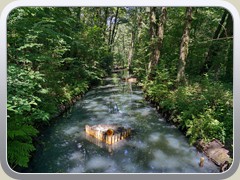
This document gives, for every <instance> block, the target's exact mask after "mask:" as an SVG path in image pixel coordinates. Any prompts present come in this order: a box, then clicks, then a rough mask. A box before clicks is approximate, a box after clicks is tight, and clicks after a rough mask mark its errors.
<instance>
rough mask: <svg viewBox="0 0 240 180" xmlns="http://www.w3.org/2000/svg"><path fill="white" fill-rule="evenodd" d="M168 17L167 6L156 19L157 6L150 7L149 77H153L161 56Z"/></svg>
mask: <svg viewBox="0 0 240 180" xmlns="http://www.w3.org/2000/svg"><path fill="white" fill-rule="evenodd" d="M166 18H167V9H166V7H162V8H161V15H160V16H159V18H157V19H156V7H152V8H150V37H151V45H150V51H151V55H150V62H149V64H148V79H152V78H153V77H154V76H155V75H154V74H155V70H156V68H157V65H158V61H159V58H160V50H161V48H162V44H163V36H164V25H165V23H166Z"/></svg>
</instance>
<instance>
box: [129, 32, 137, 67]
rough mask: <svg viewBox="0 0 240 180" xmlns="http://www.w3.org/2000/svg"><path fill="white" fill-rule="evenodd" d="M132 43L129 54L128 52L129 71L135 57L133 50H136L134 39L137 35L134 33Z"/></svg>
mask: <svg viewBox="0 0 240 180" xmlns="http://www.w3.org/2000/svg"><path fill="white" fill-rule="evenodd" d="M131 36H132V37H131V43H130V47H129V48H130V49H129V52H128V67H127V68H128V69H130V66H131V62H132V57H133V48H134V39H135V34H134V32H133V31H132V33H131Z"/></svg>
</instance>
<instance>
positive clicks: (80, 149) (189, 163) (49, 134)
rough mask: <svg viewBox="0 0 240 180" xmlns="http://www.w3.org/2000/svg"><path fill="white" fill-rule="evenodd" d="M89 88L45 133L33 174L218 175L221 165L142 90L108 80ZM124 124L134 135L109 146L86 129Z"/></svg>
mask: <svg viewBox="0 0 240 180" xmlns="http://www.w3.org/2000/svg"><path fill="white" fill-rule="evenodd" d="M104 81H105V83H104V85H102V86H98V87H96V88H93V89H92V90H90V91H89V92H88V93H87V94H86V95H85V96H84V97H83V98H82V99H81V100H80V101H78V102H77V103H76V104H75V105H74V106H73V107H72V109H71V111H69V112H68V113H66V114H65V115H64V116H63V117H60V118H58V119H57V121H56V123H54V124H53V125H51V126H50V127H48V128H47V129H46V130H45V131H44V132H43V133H42V134H41V137H40V142H41V145H40V146H39V147H38V148H37V151H36V153H35V155H34V156H33V159H32V162H31V163H30V168H29V169H28V170H27V171H26V172H31V173H218V172H219V168H218V167H217V166H215V165H214V164H213V163H212V162H211V161H208V160H207V158H206V157H205V163H204V167H199V165H198V163H199V159H200V157H202V156H204V155H202V154H201V153H199V152H197V151H196V148H195V147H193V146H190V145H189V144H188V142H187V139H186V138H185V137H184V136H183V135H182V133H181V132H179V130H178V129H177V128H176V127H175V126H173V125H171V124H169V123H167V122H166V121H165V119H163V118H162V117H161V115H159V113H158V112H157V111H156V110H155V109H154V108H153V107H151V105H150V104H149V103H148V102H146V101H145V100H144V97H143V92H142V91H141V89H140V88H138V87H136V86H135V85H132V84H131V83H126V82H122V81H120V79H118V78H116V77H115V78H107V79H105V80H104ZM86 124H88V125H95V124H121V125H123V126H125V127H131V128H132V129H134V133H133V135H132V136H131V137H130V138H128V139H125V140H122V141H119V142H118V143H116V144H114V145H106V144H104V143H101V142H99V141H96V140H95V139H94V138H91V137H89V136H87V135H86V134H85V132H84V127H85V125H86Z"/></svg>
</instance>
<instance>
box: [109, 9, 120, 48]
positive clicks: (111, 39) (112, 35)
mask: <svg viewBox="0 0 240 180" xmlns="http://www.w3.org/2000/svg"><path fill="white" fill-rule="evenodd" d="M118 12H119V7H117V11H116V14H115V16H114V24H113V29H112V32H111V34H110V36H109V38H110V39H109V41H110V43H109V45H110V51H111V50H112V45H113V43H114V38H115V35H116V31H115V30H116V27H117V19H118ZM111 20H112V19H111Z"/></svg>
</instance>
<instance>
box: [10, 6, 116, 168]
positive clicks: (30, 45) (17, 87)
mask: <svg viewBox="0 0 240 180" xmlns="http://www.w3.org/2000/svg"><path fill="white" fill-rule="evenodd" d="M82 10H83V12H84V14H85V15H84V18H83V19H79V8H53V7H49V8H39V7H34V8H16V9H14V10H13V11H12V12H11V13H10V14H9V18H8V33H7V36H8V84H7V86H8V103H7V110H8V122H7V124H8V129H7V132H8V162H9V164H10V166H11V167H13V168H14V167H19V166H20V167H27V166H28V162H29V159H30V157H31V153H32V152H33V151H34V150H35V147H34V142H33V138H34V137H36V136H37V133H38V129H39V128H40V127H42V126H43V125H45V124H48V123H49V120H50V119H51V117H53V116H55V115H57V114H58V113H59V111H62V110H64V108H62V107H69V105H71V104H72V99H73V98H74V97H76V96H78V95H81V94H83V93H85V92H86V91H87V89H88V88H89V87H90V86H91V85H96V84H97V83H99V82H100V81H101V78H102V77H104V76H106V75H107V73H109V72H110V70H111V68H112V67H111V66H112V64H113V59H112V53H111V52H109V51H108V49H109V48H108V46H107V43H106V41H105V36H104V31H105V30H104V29H105V28H106V26H105V25H103V24H105V23H106V22H104V21H103V18H102V17H100V16H99V17H97V18H96V19H95V20H94V21H92V22H91V23H85V22H84V21H85V20H86V21H87V20H88V18H89V20H90V17H91V15H92V12H91V13H90V11H91V9H90V8H83V9H82ZM93 12H94V11H93ZM99 21H100V22H101V23H99ZM60 107H61V108H62V109H61V108H60Z"/></svg>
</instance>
